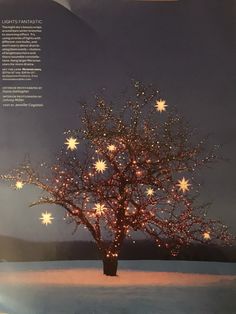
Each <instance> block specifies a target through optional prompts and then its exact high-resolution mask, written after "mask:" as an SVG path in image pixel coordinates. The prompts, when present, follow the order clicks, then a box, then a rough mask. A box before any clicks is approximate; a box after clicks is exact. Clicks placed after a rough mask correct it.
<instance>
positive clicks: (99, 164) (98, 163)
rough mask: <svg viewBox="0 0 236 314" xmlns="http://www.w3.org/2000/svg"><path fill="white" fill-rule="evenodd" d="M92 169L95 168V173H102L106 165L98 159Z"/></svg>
mask: <svg viewBox="0 0 236 314" xmlns="http://www.w3.org/2000/svg"><path fill="white" fill-rule="evenodd" d="M94 167H95V169H96V171H97V172H101V173H103V172H104V171H105V170H106V169H107V164H106V162H105V161H104V160H100V159H98V160H97V161H96V162H95V164H94Z"/></svg>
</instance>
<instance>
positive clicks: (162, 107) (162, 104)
mask: <svg viewBox="0 0 236 314" xmlns="http://www.w3.org/2000/svg"><path fill="white" fill-rule="evenodd" d="M166 107H167V104H166V101H165V100H163V99H159V100H157V101H156V104H155V108H156V110H157V111H159V112H162V111H166Z"/></svg>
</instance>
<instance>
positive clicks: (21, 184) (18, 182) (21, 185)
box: [15, 181, 24, 190]
mask: <svg viewBox="0 0 236 314" xmlns="http://www.w3.org/2000/svg"><path fill="white" fill-rule="evenodd" d="M23 186H24V183H23V182H22V181H17V182H16V184H15V188H16V189H17V190H21V189H23Z"/></svg>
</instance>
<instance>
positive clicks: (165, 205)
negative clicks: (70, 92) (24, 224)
mask: <svg viewBox="0 0 236 314" xmlns="http://www.w3.org/2000/svg"><path fill="white" fill-rule="evenodd" d="M134 86H135V89H134V91H135V94H134V95H132V96H130V99H128V100H127V101H125V103H124V105H123V106H122V109H117V110H115V107H114V106H113V107H112V106H111V105H108V104H107V102H106V101H105V100H104V97H96V98H95V104H94V105H87V104H83V105H82V109H83V116H82V119H81V121H82V123H81V124H82V126H81V128H80V129H77V130H69V131H67V132H65V137H66V141H65V146H64V148H63V149H62V151H61V152H60V153H59V155H58V156H57V159H56V162H55V163H54V164H53V165H52V166H45V164H42V165H41V167H40V169H39V170H35V168H34V167H33V166H32V165H31V164H30V163H26V164H24V165H22V166H21V167H20V168H18V169H16V170H13V171H11V172H10V173H9V174H7V175H5V176H3V178H4V179H6V180H10V181H13V182H14V185H15V186H16V187H17V188H18V189H19V188H23V187H24V185H25V184H32V185H35V186H37V187H38V188H39V189H41V190H43V191H44V192H45V195H44V196H43V197H41V198H40V199H39V200H38V201H36V202H35V203H33V204H32V205H31V206H33V205H40V204H57V205H60V206H61V207H63V208H64V209H65V210H66V218H67V219H69V220H70V221H73V222H74V223H75V224H76V226H77V227H79V226H80V225H83V226H84V227H85V228H86V229H87V230H88V231H89V232H90V233H91V235H92V237H93V239H94V241H95V242H96V244H97V247H98V249H99V251H100V253H101V257H102V259H103V266H104V274H106V275H110V276H114V275H116V273H117V261H118V257H119V253H120V250H121V247H122V244H123V242H124V240H125V239H126V238H127V237H131V236H132V234H133V233H134V232H135V231H140V232H142V233H144V234H146V235H148V236H150V237H151V238H153V239H154V240H155V242H156V244H157V246H158V247H166V248H169V249H170V250H171V253H172V255H176V254H178V251H179V249H180V248H181V247H182V246H187V245H189V244H190V243H192V242H195V241H200V242H202V243H209V242H215V243H219V242H220V243H223V244H229V243H230V242H231V240H232V237H231V235H230V234H229V232H228V230H227V227H226V226H225V225H223V224H221V223H220V222H219V221H216V220H211V219H207V217H206V206H205V205H200V204H198V203H197V195H198V188H199V185H198V184H196V183H195V181H194V180H195V179H194V178H195V173H196V172H197V171H198V170H199V169H200V168H202V167H204V166H205V165H206V164H208V163H211V162H213V161H214V160H215V159H216V157H215V154H214V150H213V151H211V152H210V153H209V152H207V149H206V147H207V144H206V142H205V140H202V141H196V139H195V138H196V136H195V134H194V132H193V131H191V130H190V129H189V127H188V126H187V124H186V123H185V122H184V121H183V119H182V118H181V117H180V116H179V115H178V114H177V113H176V112H175V111H172V112H169V106H167V103H166V101H165V100H162V99H160V98H159V97H158V96H159V95H158V92H157V91H155V90H154V89H153V88H152V87H151V86H148V87H144V86H143V85H142V84H141V83H140V82H135V84H134ZM119 108H121V107H120V106H119ZM167 109H168V110H167ZM194 187H196V188H194ZM41 219H42V220H43V221H44V222H45V224H50V223H51V222H52V221H51V220H52V219H53V218H52V217H51V216H50V214H49V213H45V214H43V217H42V218H41Z"/></svg>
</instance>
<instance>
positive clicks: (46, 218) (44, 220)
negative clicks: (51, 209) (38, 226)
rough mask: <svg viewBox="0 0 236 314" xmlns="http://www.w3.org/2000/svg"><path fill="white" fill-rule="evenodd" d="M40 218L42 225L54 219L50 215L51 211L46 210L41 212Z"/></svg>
mask: <svg viewBox="0 0 236 314" xmlns="http://www.w3.org/2000/svg"><path fill="white" fill-rule="evenodd" d="M39 219H40V220H42V224H43V225H46V226H47V225H51V224H52V220H53V219H54V218H53V217H52V214H51V213H48V212H47V211H46V212H45V213H42V216H41V217H40V218H39Z"/></svg>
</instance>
